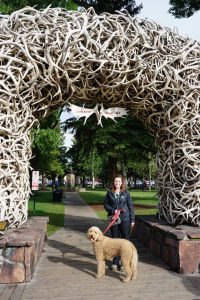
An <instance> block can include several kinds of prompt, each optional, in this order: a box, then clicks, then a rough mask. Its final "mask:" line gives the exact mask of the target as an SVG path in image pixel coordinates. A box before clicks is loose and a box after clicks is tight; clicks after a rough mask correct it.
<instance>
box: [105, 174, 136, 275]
mask: <svg viewBox="0 0 200 300" xmlns="http://www.w3.org/2000/svg"><path fill="white" fill-rule="evenodd" d="M104 208H105V210H106V211H107V212H108V217H110V216H114V214H115V213H116V211H117V210H118V209H120V210H122V211H121V212H120V220H121V223H120V224H114V225H113V226H111V227H110V231H111V236H112V238H123V239H127V240H129V234H130V228H131V230H132V229H133V227H134V222H135V216H134V213H133V202H132V199H131V196H130V193H129V192H128V191H127V190H126V187H125V181H124V178H123V176H121V175H117V176H115V177H114V179H113V184H112V187H111V189H110V190H108V191H107V194H106V196H105V199H104ZM110 268H111V270H117V269H119V270H120V269H122V268H121V263H120V257H119V256H117V257H114V258H113V263H112V265H111V267H110Z"/></svg>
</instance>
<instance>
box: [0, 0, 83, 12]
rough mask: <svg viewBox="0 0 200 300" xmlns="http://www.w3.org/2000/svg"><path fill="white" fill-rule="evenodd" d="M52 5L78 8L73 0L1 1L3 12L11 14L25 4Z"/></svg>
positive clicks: (40, 7) (39, 7)
mask: <svg viewBox="0 0 200 300" xmlns="http://www.w3.org/2000/svg"><path fill="white" fill-rule="evenodd" d="M49 5H51V7H63V8H66V9H68V10H77V5H76V4H75V3H74V2H73V1H72V0H68V1H66V0H58V1H57V0H37V1H36V0H20V1H17V0H3V1H1V3H0V11H1V13H5V14H10V13H12V12H13V11H16V10H18V9H21V8H23V7H25V6H34V7H36V9H42V8H46V7H47V6H49Z"/></svg>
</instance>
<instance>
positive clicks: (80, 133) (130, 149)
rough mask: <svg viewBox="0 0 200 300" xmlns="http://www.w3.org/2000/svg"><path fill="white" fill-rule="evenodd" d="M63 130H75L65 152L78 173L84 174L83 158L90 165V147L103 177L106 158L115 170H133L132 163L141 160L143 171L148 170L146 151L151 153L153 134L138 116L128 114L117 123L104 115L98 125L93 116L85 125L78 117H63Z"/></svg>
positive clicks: (107, 166)
mask: <svg viewBox="0 0 200 300" xmlns="http://www.w3.org/2000/svg"><path fill="white" fill-rule="evenodd" d="M64 130H65V131H66V130H71V131H73V132H74V133H75V144H74V145H73V146H72V148H71V149H70V150H69V151H68V155H69V158H70V160H71V161H72V165H73V169H74V170H75V171H77V173H78V174H79V175H84V174H85V175H88V173H87V170H88V168H87V167H86V165H85V162H86V161H87V164H89V165H90V166H91V160H90V159H89V157H91V155H92V151H94V149H95V159H94V160H95V161H96V162H97V161H99V168H98V176H100V173H101V175H103V177H104V178H105V177H106V176H108V174H107V172H106V170H108V169H109V162H111V164H112V165H113V164H117V168H118V171H119V172H121V171H122V167H123V166H124V168H125V169H126V170H129V171H130V172H133V170H134V168H135V166H136V165H137V166H139V164H141V162H142V163H143V164H144V165H145V167H146V168H145V170H143V173H148V171H147V169H148V168H149V161H150V159H149V153H155V146H154V138H153V137H152V136H150V134H149V133H148V131H147V130H146V129H145V128H144V126H143V125H142V124H141V123H140V122H139V121H138V120H135V119H134V118H131V117H129V118H126V119H118V123H115V122H113V121H112V120H105V119H104V120H103V127H100V126H97V125H96V119H95V116H91V117H90V118H89V119H88V120H87V123H86V124H85V125H83V120H81V119H80V120H78V121H75V120H74V119H71V120H70V119H69V120H67V121H66V122H65V123H64ZM100 167H102V171H100ZM103 171H104V174H102V173H103ZM136 171H137V170H135V172H136ZM109 172H110V170H108V173H109ZM100 177H101V176H100Z"/></svg>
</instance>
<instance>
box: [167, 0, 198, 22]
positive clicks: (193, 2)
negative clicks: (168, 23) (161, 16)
mask: <svg viewBox="0 0 200 300" xmlns="http://www.w3.org/2000/svg"><path fill="white" fill-rule="evenodd" d="M169 4H170V5H171V8H170V9H169V13H171V14H172V15H173V16H175V18H189V17H191V16H192V15H193V14H194V13H195V12H197V11H199V10H200V1H199V0H170V1H169Z"/></svg>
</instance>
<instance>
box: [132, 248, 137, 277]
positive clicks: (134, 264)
mask: <svg viewBox="0 0 200 300" xmlns="http://www.w3.org/2000/svg"><path fill="white" fill-rule="evenodd" d="M137 264H138V254H137V250H136V249H134V248H133V252H132V259H131V270H132V276H131V279H136V277H137Z"/></svg>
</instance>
